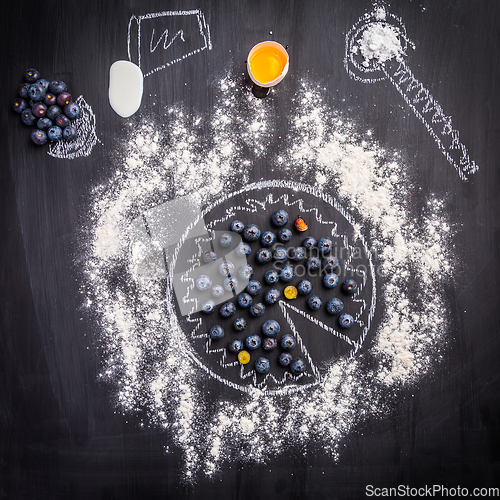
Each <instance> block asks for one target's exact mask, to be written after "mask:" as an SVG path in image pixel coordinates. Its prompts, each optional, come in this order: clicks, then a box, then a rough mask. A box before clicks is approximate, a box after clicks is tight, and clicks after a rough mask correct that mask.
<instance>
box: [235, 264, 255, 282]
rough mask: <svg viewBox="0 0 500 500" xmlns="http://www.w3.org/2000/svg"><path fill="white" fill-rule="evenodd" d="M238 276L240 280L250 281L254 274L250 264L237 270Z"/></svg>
mask: <svg viewBox="0 0 500 500" xmlns="http://www.w3.org/2000/svg"><path fill="white" fill-rule="evenodd" d="M238 274H239V275H240V278H242V279H245V280H250V279H252V278H253V275H254V274H255V269H254V267H253V266H252V265H250V264H243V265H242V266H241V267H240V268H239V269H238Z"/></svg>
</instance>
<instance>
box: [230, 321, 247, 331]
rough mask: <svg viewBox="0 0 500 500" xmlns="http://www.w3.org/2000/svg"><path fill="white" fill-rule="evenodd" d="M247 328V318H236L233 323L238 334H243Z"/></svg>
mask: <svg viewBox="0 0 500 500" xmlns="http://www.w3.org/2000/svg"><path fill="white" fill-rule="evenodd" d="M246 327H247V320H246V319H245V318H236V319H235V320H234V321H233V328H234V329H235V330H236V331H237V332H242V331H243V330H244V329H245V328H246Z"/></svg>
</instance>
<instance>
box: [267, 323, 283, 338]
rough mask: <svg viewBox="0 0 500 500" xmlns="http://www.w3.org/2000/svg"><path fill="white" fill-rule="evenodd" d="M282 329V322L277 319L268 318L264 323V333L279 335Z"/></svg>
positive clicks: (271, 335)
mask: <svg viewBox="0 0 500 500" xmlns="http://www.w3.org/2000/svg"><path fill="white" fill-rule="evenodd" d="M280 330H281V327H280V324H279V323H278V322H277V321H276V320H275V319H268V320H267V321H266V322H265V323H264V324H263V325H262V333H263V334H264V335H266V336H268V337H273V338H275V337H277V336H278V334H279V332H280Z"/></svg>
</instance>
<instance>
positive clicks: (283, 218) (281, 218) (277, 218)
mask: <svg viewBox="0 0 500 500" xmlns="http://www.w3.org/2000/svg"><path fill="white" fill-rule="evenodd" d="M288 220H289V217H288V212H287V211H286V210H278V211H277V212H274V214H273V215H272V217H271V221H272V223H273V224H274V225H275V226H277V227H282V226H284V225H285V224H286V223H287V222H288Z"/></svg>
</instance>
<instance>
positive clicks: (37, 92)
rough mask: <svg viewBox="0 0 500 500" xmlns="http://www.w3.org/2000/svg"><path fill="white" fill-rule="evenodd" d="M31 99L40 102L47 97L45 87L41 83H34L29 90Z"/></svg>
mask: <svg viewBox="0 0 500 500" xmlns="http://www.w3.org/2000/svg"><path fill="white" fill-rule="evenodd" d="M28 93H29V96H30V99H31V100H32V101H34V102H39V101H41V100H42V99H43V98H44V97H45V89H44V88H43V86H42V85H40V84H39V83H32V84H31V85H30V88H29V90H28Z"/></svg>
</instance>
